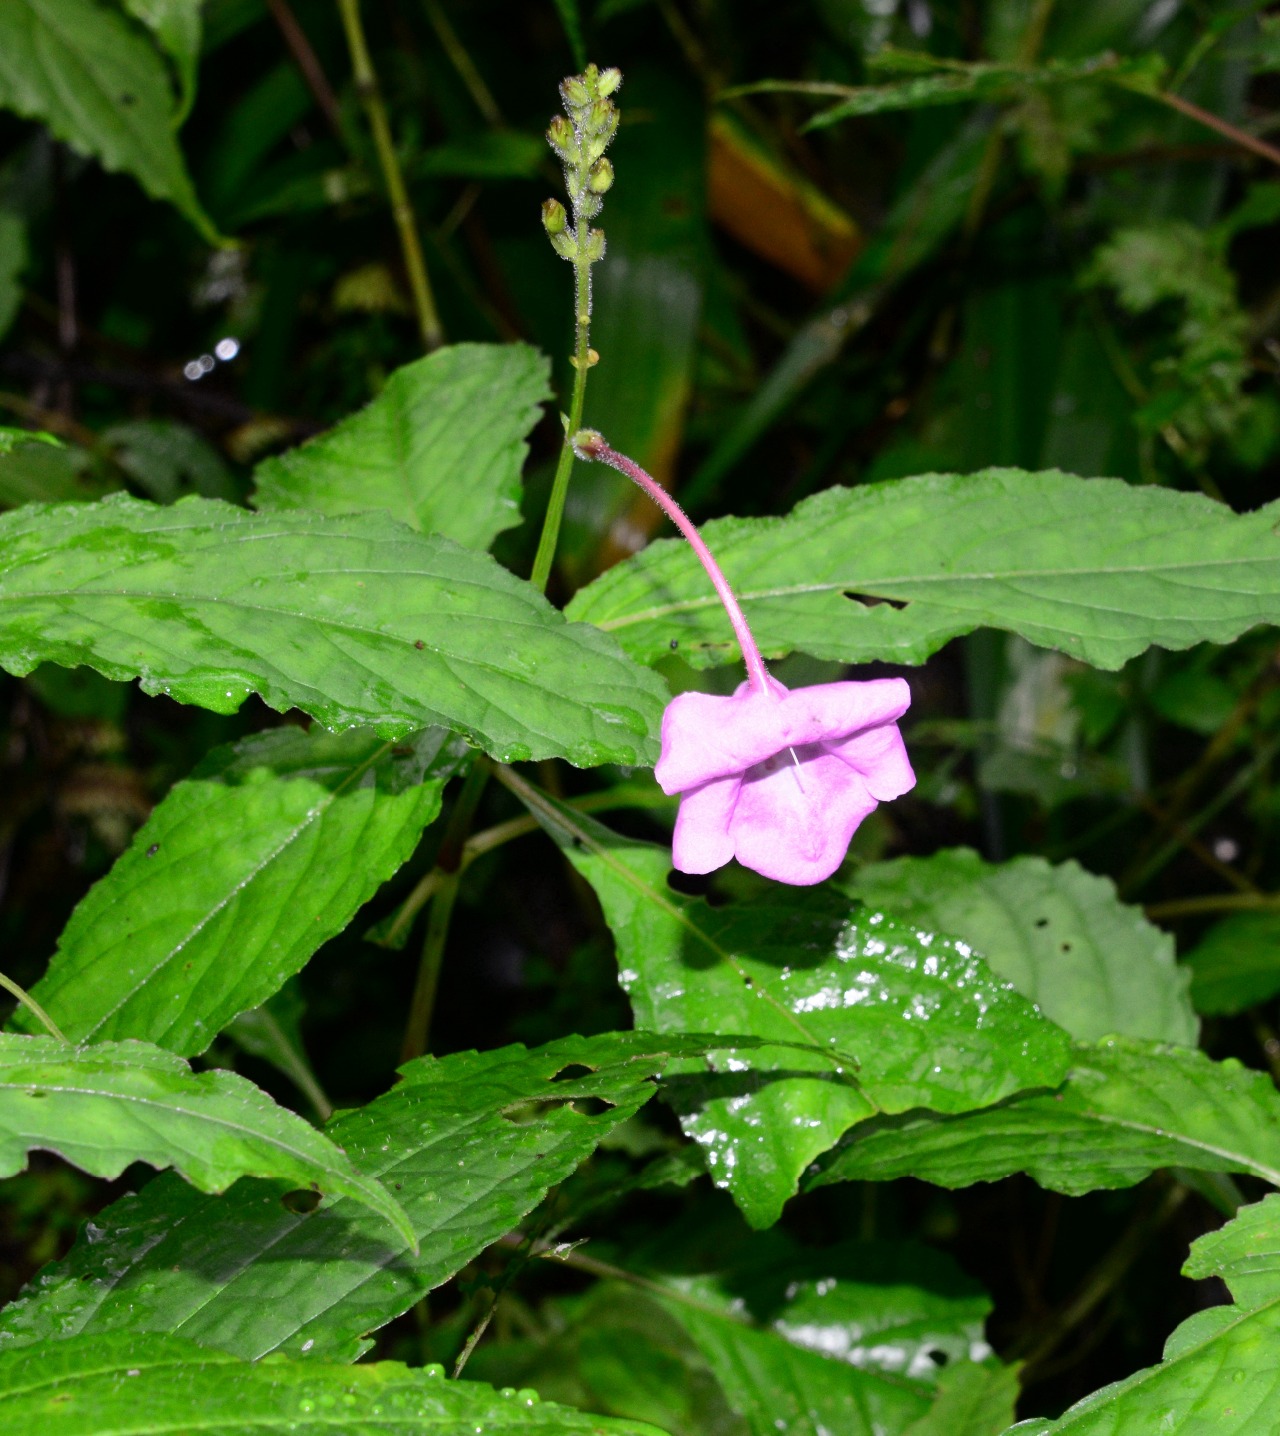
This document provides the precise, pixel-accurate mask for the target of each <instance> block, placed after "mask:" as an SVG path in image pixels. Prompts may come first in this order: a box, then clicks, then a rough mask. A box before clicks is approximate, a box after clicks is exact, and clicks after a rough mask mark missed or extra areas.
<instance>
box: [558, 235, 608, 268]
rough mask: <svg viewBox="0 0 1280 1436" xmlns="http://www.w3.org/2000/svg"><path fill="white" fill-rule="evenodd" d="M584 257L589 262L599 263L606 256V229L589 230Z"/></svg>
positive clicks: (583, 248)
mask: <svg viewBox="0 0 1280 1436" xmlns="http://www.w3.org/2000/svg"><path fill="white" fill-rule="evenodd" d="M552 242H553V243H554V241H552ZM582 257H583V259H585V260H586V261H587V263H588V264H597V263H599V261H600V260H602V259H603V258H604V230H602V229H593V230H589V231H588V233H587V238H586V242H585V243H584V244H583V246H582Z"/></svg>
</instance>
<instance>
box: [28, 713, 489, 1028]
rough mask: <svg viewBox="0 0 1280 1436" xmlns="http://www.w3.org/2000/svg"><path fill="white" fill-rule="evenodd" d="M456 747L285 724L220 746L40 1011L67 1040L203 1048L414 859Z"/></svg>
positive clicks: (96, 909) (136, 855) (107, 895)
mask: <svg viewBox="0 0 1280 1436" xmlns="http://www.w3.org/2000/svg"><path fill="white" fill-rule="evenodd" d="M460 749H462V745H461V744H460V743H459V742H458V741H457V740H452V741H451V740H450V735H449V734H448V733H446V732H444V731H443V730H442V729H439V728H434V729H429V730H427V731H426V732H424V733H421V734H418V735H416V736H415V737H414V738H412V739H410V740H408V741H407V742H406V743H405V744H403V745H400V746H395V745H393V744H392V743H390V742H389V741H386V740H383V739H380V738H377V737H375V736H374V735H373V734H372V733H370V732H369V730H368V729H367V728H365V729H356V730H355V731H353V732H350V733H343V734H339V735H335V734H331V733H325V732H324V731H323V730H322V729H317V730H316V731H315V732H313V733H304V732H303V731H302V730H301V729H298V728H277V729H274V730H272V731H270V732H267V733H259V734H256V735H255V736H253V737H251V738H245V739H242V740H241V741H240V742H239V743H235V744H231V745H229V746H227V747H225V748H219V749H215V751H214V752H212V753H211V754H210V755H209V756H208V757H207V758H206V759H205V760H204V762H202V763H201V764H200V766H199V767H198V768H197V769H196V770H195V772H194V773H193V774H192V775H191V777H190V778H188V779H187V780H186V781H185V782H181V783H177V784H175V785H174V787H173V788H172V789H171V790H170V792H169V793H168V795H167V796H166V797H165V799H164V801H163V802H162V803H161V804H160V805H159V806H158V807H157V808H156V809H155V811H154V812H153V813H152V815H151V817H150V818H149V819H148V821H147V822H146V823H145V824H144V825H143V827H142V828H141V829H140V830H139V831H138V833H137V835H136V837H135V838H134V840H133V844H132V846H131V847H130V848H129V849H128V851H127V852H125V853H124V854H123V856H121V857H120V858H119V859H118V860H117V862H116V864H115V866H114V867H113V868H112V869H111V871H110V872H109V873H108V874H107V875H106V877H104V878H103V879H102V880H101V881H100V882H98V883H97V884H95V885H94V887H93V888H91V889H90V891H89V893H88V895H87V896H86V897H85V898H84V900H83V901H82V902H81V903H80V905H79V906H78V907H77V908H76V910H75V912H73V913H72V915H71V920H70V921H69V922H68V924H67V926H66V929H65V931H64V932H63V934H62V937H61V939H60V940H59V943H58V951H57V952H56V953H55V954H54V956H53V960H52V961H51V962H50V964H49V970H48V972H47V973H46V974H45V976H44V977H43V978H41V980H40V981H39V982H38V983H37V984H36V986H35V988H34V989H33V994H34V995H35V997H36V999H37V1001H39V1002H40V1003H41V1004H42V1005H43V1006H44V1007H45V1009H46V1010H47V1011H48V1012H49V1014H50V1015H51V1016H52V1017H53V1019H54V1021H56V1022H57V1023H58V1025H59V1026H60V1027H61V1028H62V1030H63V1031H64V1032H65V1033H66V1035H67V1036H68V1037H70V1038H71V1039H72V1040H73V1041H77V1042H79V1041H93V1042H98V1041H101V1040H102V1039H104V1038H122V1037H137V1038H141V1039H143V1040H145V1041H148V1042H155V1043H157V1044H158V1045H159V1046H161V1047H165V1048H168V1050H169V1051H171V1052H178V1053H181V1054H182V1055H183V1056H192V1055H194V1054H195V1053H198V1052H203V1051H204V1049H205V1048H206V1047H208V1045H209V1043H210V1042H212V1041H213V1039H214V1038H215V1037H216V1036H217V1035H218V1033H219V1032H220V1031H222V1029H223V1028H224V1027H225V1026H226V1025H227V1023H229V1022H230V1021H231V1020H232V1019H233V1018H234V1017H236V1016H237V1015H238V1014H239V1013H242V1012H246V1011H248V1010H249V1009H250V1008H253V1007H257V1006H259V1005H260V1004H261V1003H263V1002H265V1001H266V1000H267V998H268V997H270V996H271V994H272V993H273V992H276V991H277V990H278V989H279V988H280V986H281V984H282V983H284V981H285V980H286V979H287V978H289V977H291V976H292V975H293V974H294V973H295V972H297V971H298V970H299V969H300V968H301V967H302V966H303V964H304V963H305V962H306V961H307V959H308V958H309V957H310V956H311V954H312V953H313V952H315V951H316V949H317V948H318V947H319V946H320V945H321V944H322V943H324V942H326V941H328V939H329V938H331V937H333V936H335V935H336V934H337V933H339V932H341V931H342V930H343V929H344V928H345V927H346V926H347V924H348V923H349V922H350V921H351V919H352V917H353V916H354V915H355V913H356V911H357V909H358V908H360V907H361V905H362V904H364V903H365V902H367V901H368V899H369V898H370V897H372V896H373V894H374V893H375V892H376V891H377V890H378V888H379V887H380V886H381V885H382V884H383V883H384V882H385V881H386V880H387V879H388V878H389V877H391V875H392V874H393V873H394V872H395V871H396V870H397V869H398V868H399V867H400V865H401V864H402V863H403V862H404V861H405V860H406V859H407V858H408V857H409V856H410V854H411V853H412V852H413V850H414V848H415V846H416V845H417V842H418V839H419V837H420V836H421V835H422V830H423V828H424V827H425V826H426V825H427V824H428V823H429V822H431V821H432V819H433V818H434V817H435V816H436V814H437V813H439V811H440V797H441V793H442V791H443V789H444V785H445V783H447V782H448V780H449V779H450V777H452V776H453V775H454V774H455V773H456V772H457V771H458V769H459V765H460V762H461V757H462V753H461V752H460V751H459V750H460ZM462 751H463V752H465V749H462ZM19 1011H20V1013H22V1012H24V1009H19ZM18 1020H19V1022H20V1023H21V1025H22V1026H23V1028H24V1029H25V1030H27V1031H32V1030H34V1028H33V1027H32V1025H31V1023H32V1019H31V1018H30V1016H29V1014H27V1015H25V1016H19V1018H18Z"/></svg>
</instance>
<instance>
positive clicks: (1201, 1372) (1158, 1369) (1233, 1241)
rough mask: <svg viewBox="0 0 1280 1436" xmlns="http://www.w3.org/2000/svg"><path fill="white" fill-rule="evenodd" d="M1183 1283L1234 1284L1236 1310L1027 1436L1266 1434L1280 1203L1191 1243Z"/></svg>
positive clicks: (1030, 1425) (1201, 1324) (1277, 1326)
mask: <svg viewBox="0 0 1280 1436" xmlns="http://www.w3.org/2000/svg"><path fill="white" fill-rule="evenodd" d="M1182 1272H1183V1275H1184V1276H1188V1277H1191V1278H1192V1279H1193V1280H1198V1281H1203V1280H1204V1279H1205V1278H1207V1277H1217V1278H1219V1279H1220V1280H1221V1281H1224V1282H1226V1284H1227V1286H1228V1287H1229V1288H1230V1291H1231V1295H1232V1296H1233V1297H1234V1298H1235V1301H1234V1304H1233V1305H1227V1306H1211V1307H1208V1308H1207V1309H1205V1310H1204V1311H1198V1312H1196V1314H1195V1315H1194V1316H1192V1317H1189V1318H1188V1319H1187V1320H1186V1321H1184V1322H1183V1323H1182V1325H1181V1326H1179V1327H1178V1328H1177V1330H1176V1331H1174V1333H1173V1334H1172V1335H1171V1336H1170V1337H1169V1340H1168V1341H1167V1342H1166V1343H1165V1348H1164V1360H1163V1361H1162V1362H1161V1363H1160V1365H1159V1366H1149V1367H1147V1369H1146V1370H1145V1371H1139V1372H1138V1373H1137V1374H1136V1375H1135V1376H1130V1377H1129V1378H1128V1379H1127V1380H1125V1381H1117V1382H1115V1383H1113V1384H1112V1385H1110V1386H1104V1387H1103V1388H1102V1390H1101V1391H1095V1392H1094V1394H1093V1395H1092V1396H1086V1397H1085V1399H1084V1400H1083V1401H1079V1402H1077V1403H1076V1404H1075V1405H1074V1406H1072V1407H1071V1408H1070V1409H1069V1410H1068V1411H1067V1412H1066V1413H1065V1414H1064V1415H1063V1416H1061V1417H1060V1418H1059V1419H1058V1420H1057V1421H1024V1422H1022V1423H1020V1424H1019V1425H1018V1426H1015V1427H1014V1428H1013V1430H1015V1431H1018V1432H1021V1433H1022V1436H1115V1433H1117V1432H1121V1431H1134V1432H1138V1431H1152V1432H1154V1431H1168V1432H1171V1433H1180V1436H1191V1433H1193V1432H1205V1433H1206V1436H1208V1433H1210V1432H1211V1433H1212V1436H1255V1433H1257V1436H1262V1433H1263V1432H1264V1431H1268V1430H1273V1429H1274V1427H1275V1413H1276V1410H1277V1408H1278V1407H1280V1367H1277V1365H1276V1362H1275V1360H1274V1359H1273V1353H1274V1351H1275V1349H1276V1345H1277V1343H1278V1342H1280V1196H1269V1197H1266V1198H1264V1200H1262V1201H1261V1202H1258V1203H1256V1204H1255V1205H1254V1206H1251V1207H1244V1208H1242V1209H1241V1211H1240V1213H1239V1215H1238V1216H1237V1217H1236V1218H1235V1220H1234V1221H1232V1222H1228V1223H1227V1225H1226V1226H1225V1227H1222V1228H1220V1229H1219V1230H1218V1231H1216V1232H1210V1233H1209V1234H1208V1236H1203V1237H1200V1238H1199V1239H1198V1240H1196V1241H1194V1242H1193V1243H1192V1244H1191V1255H1190V1256H1189V1257H1188V1259H1187V1263H1186V1265H1185V1266H1184V1267H1183V1268H1182Z"/></svg>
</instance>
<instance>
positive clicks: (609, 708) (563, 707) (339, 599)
mask: <svg viewBox="0 0 1280 1436" xmlns="http://www.w3.org/2000/svg"><path fill="white" fill-rule="evenodd" d="M0 554H2V555H3V558H0V664H2V665H3V666H4V667H5V668H7V669H8V670H9V671H10V672H12V673H16V674H19V675H23V674H26V673H29V672H30V671H31V669H33V668H34V667H35V666H36V665H37V664H38V663H41V662H44V661H50V662H54V663H59V664H62V665H63V666H64V667H72V666H75V665H77V664H80V663H84V664H87V665H88V666H89V667H91V668H96V669H97V670H98V672H100V673H103V674H105V675H106V676H107V677H108V678H132V677H140V678H141V683H142V688H143V690H144V691H145V692H148V693H167V694H169V695H170V696H171V697H173V698H176V699H178V700H179V701H180V702H185V703H195V704H198V705H199V706H201V707H204V708H212V709H213V710H214V711H215V712H218V713H233V712H235V710H236V709H237V708H238V707H239V706H240V704H241V703H242V702H243V701H244V699H245V697H246V696H247V695H248V694H249V693H252V692H256V693H258V694H260V695H261V696H262V698H263V699H264V701H265V702H266V703H267V704H268V705H270V706H271V707H273V708H277V709H280V710H282V711H283V710H287V709H289V708H294V707H297V708H301V709H302V710H303V711H304V712H306V713H309V714H310V715H311V716H312V717H314V718H317V719H319V721H320V722H321V723H324V724H325V725H326V726H327V727H330V728H351V727H355V726H357V725H359V724H362V723H368V724H370V725H371V726H372V727H373V729H374V730H375V731H376V732H377V733H378V734H379V735H381V736H382V737H385V738H400V737H403V736H405V735H406V734H408V733H412V732H416V731H417V730H418V729H421V728H427V727H431V726H432V725H435V724H439V725H441V726H444V727H451V728H455V729H457V730H459V731H461V732H462V733H463V734H464V735H466V736H467V737H469V738H470V739H472V741H474V742H476V743H478V744H479V745H481V746H482V747H484V748H486V749H487V750H488V751H489V752H490V753H492V754H493V755H494V756H495V757H498V758H501V759H503V760H504V761H513V760H516V759H528V758H545V757H551V756H561V757H567V758H568V759H569V760H570V761H571V762H574V763H578V764H581V765H584V766H585V765H590V764H593V763H604V762H618V763H648V762H652V761H653V759H654V758H655V756H656V751H657V744H656V741H655V738H654V736H653V735H655V734H656V733H657V730H658V725H659V722H660V719H661V714H662V708H663V706H664V702H665V698H666V688H665V686H664V685H663V684H662V682H661V681H660V680H659V679H658V678H657V677H656V676H654V675H653V674H651V673H647V672H645V671H643V670H642V669H639V668H637V667H636V666H635V665H634V664H633V663H631V662H630V661H629V660H627V659H626V658H625V657H624V655H623V654H621V653H620V652H619V650H618V648H617V646H616V644H615V643H614V642H613V641H612V640H611V639H609V638H607V637H606V636H605V635H603V634H601V633H599V632H598V631H596V630H595V629H593V628H591V627H589V626H587V625H583V624H566V623H565V621H564V619H563V617H562V616H561V615H560V614H559V613H558V612H557V611H556V610H555V609H553V608H552V607H551V605H550V604H548V603H547V602H546V600H545V599H544V598H543V597H542V595H541V594H539V593H537V592H536V591H535V590H534V589H533V588H532V587H531V586H530V585H529V584H527V583H524V582H522V581H521V580H520V579H517V578H514V577H512V575H511V574H509V573H507V572H506V570H505V569H502V568H500V567H499V566H498V565H497V564H496V563H495V562H494V561H493V560H492V559H491V558H489V557H487V556H486V555H484V554H479V553H475V552H473V551H472V550H470V549H464V548H459V547H458V546H457V545H456V544H454V543H451V542H450V541H449V540H448V539H443V538H439V537H437V536H435V535H423V534H416V533H414V532H413V531H412V530H410V529H407V528H405V526H404V525H403V524H400V523H397V522H396V521H395V520H394V519H392V518H390V517H389V516H387V515H384V514H357V515H351V516H346V517H342V516H339V517H333V518H329V517H326V516H324V515H320V514H308V513H281V514H251V513H246V512H245V511H244V510H242V509H236V508H232V507H231V506H230V505H229V504H223V503H219V502H217V501H215V500H211V499H199V498H188V499H183V500H181V501H180V502H178V503H176V504H173V505H171V506H168V507H158V506H156V505H153V504H148V503H142V502H140V501H139V500H136V499H131V498H128V497H127V496H125V495H117V496H115V497H113V498H110V499H105V500H103V501H102V502H101V503H98V504H92V505H86V504H76V505H67V506H62V507H51V506H46V505H34V504H33V505H29V506H27V507H26V508H23V509H19V510H17V511H16V512H14V513H10V514H5V515H2V516H0Z"/></svg>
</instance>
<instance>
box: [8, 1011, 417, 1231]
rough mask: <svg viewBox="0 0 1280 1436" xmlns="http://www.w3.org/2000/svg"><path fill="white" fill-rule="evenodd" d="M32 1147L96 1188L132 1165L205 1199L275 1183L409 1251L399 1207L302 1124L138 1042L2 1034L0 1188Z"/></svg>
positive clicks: (214, 1074) (233, 1081) (253, 1090)
mask: <svg viewBox="0 0 1280 1436" xmlns="http://www.w3.org/2000/svg"><path fill="white" fill-rule="evenodd" d="M35 1147H39V1148H44V1149H47V1150H48V1151H52V1152H57V1153H58V1155H59V1156H61V1157H65V1158H66V1160H67V1161H68V1162H73V1163H74V1164H75V1165H76V1166H77V1167H81V1168H82V1169H83V1170H84V1171H86V1172H88V1173H90V1174H91V1175H92V1176H95V1177H118V1176H119V1175H120V1173H121V1172H123V1171H124V1169H125V1168H126V1167H127V1166H128V1165H129V1163H130V1162H149V1163H150V1164H151V1165H152V1166H153V1167H173V1168H175V1169H176V1170H177V1171H178V1172H179V1173H180V1174H181V1175H182V1176H184V1177H185V1178H186V1179H187V1181H189V1182H191V1183H192V1184H193V1185H195V1186H196V1187H199V1188H200V1190H201V1191H202V1192H220V1191H222V1190H223V1189H224V1188H226V1187H228V1186H230V1185H231V1183H232V1182H234V1181H236V1180H237V1178H239V1177H242V1176H261V1177H281V1178H284V1179H285V1181H286V1182H288V1183H291V1184H292V1185H293V1186H294V1187H297V1186H311V1187H316V1188H319V1189H320V1190H322V1191H324V1192H325V1193H326V1194H327V1195H329V1196H330V1197H339V1198H346V1199H348V1200H349V1201H351V1202H354V1203H358V1204H360V1205H362V1206H364V1207H367V1208H368V1209H369V1210H370V1211H371V1212H376V1213H377V1214H378V1217H379V1220H378V1221H377V1222H376V1226H377V1228H378V1230H379V1231H380V1232H381V1233H382V1235H383V1238H384V1240H387V1239H388V1238H389V1234H388V1232H387V1230H386V1223H390V1224H391V1225H392V1226H393V1227H394V1228H395V1230H396V1231H397V1232H399V1233H401V1235H403V1237H404V1238H405V1240H406V1241H412V1240H413V1232H412V1228H411V1227H410V1226H409V1224H408V1219H407V1218H406V1216H405V1214H404V1212H403V1211H402V1210H401V1209H400V1206H399V1204H398V1203H397V1202H396V1201H395V1199H394V1198H392V1197H391V1196H390V1195H388V1193H387V1192H386V1191H385V1190H384V1188H383V1187H382V1186H381V1185H379V1183H378V1182H376V1181H374V1180H373V1179H372V1178H371V1177H367V1176H365V1175H363V1174H362V1173H360V1172H358V1171H357V1170H356V1169H355V1168H354V1167H353V1166H352V1164H351V1162H350V1161H349V1160H348V1158H347V1157H346V1155H345V1154H344V1153H343V1152H342V1150H341V1149H340V1148H338V1147H336V1146H334V1144H333V1143H332V1142H331V1141H329V1139H328V1138H327V1137H325V1136H323V1135H322V1134H321V1133H319V1132H317V1131H316V1130H315V1128H314V1127H311V1126H309V1125H308V1124H307V1123H306V1122H304V1121H303V1120H302V1118H301V1117H299V1116H297V1115H296V1114H295V1113H293V1112H289V1111H286V1109H285V1108H283V1107H277V1106H276V1104H275V1103H274V1102H273V1101H272V1100H271V1098H270V1097H268V1096H267V1095H266V1093H265V1092H261V1091H259V1089H258V1088H257V1087H255V1086H254V1085H253V1083H252V1082H249V1081H246V1079H245V1078H243V1077H238V1076H237V1075H236V1074H235V1073H234V1072H223V1071H218V1070H215V1071H211V1072H200V1073H193V1072H192V1071H191V1069H190V1068H189V1067H188V1066H187V1064H186V1063H185V1062H183V1061H182V1060H181V1059H180V1058H178V1057H174V1056H173V1055H172V1054H171V1053H168V1052H163V1051H161V1050H160V1049H159V1048H156V1047H150V1046H148V1045H147V1044H146V1043H143V1042H101V1043H98V1044H96V1045H95V1046H93V1047H79V1048H76V1047H70V1046H68V1045H67V1044H66V1043H63V1042H59V1041H58V1040H57V1039H56V1038H53V1037H19V1036H15V1035H14V1034H12V1033H0V1176H4V1177H10V1176H12V1175H13V1174H14V1173H15V1172H20V1171H22V1169H23V1167H24V1166H25V1165H26V1161H27V1153H28V1152H29V1151H30V1150H31V1149H32V1148H35ZM284 1190H285V1191H288V1190H289V1188H288V1187H287V1186H286V1187H285V1188H284Z"/></svg>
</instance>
